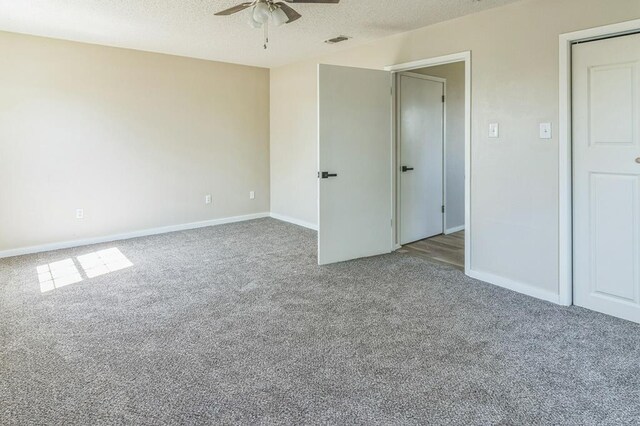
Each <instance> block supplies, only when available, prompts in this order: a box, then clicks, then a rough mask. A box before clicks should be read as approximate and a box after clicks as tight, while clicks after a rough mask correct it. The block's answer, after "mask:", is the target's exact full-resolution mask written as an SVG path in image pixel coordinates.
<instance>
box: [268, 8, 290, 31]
mask: <svg viewBox="0 0 640 426" xmlns="http://www.w3.org/2000/svg"><path fill="white" fill-rule="evenodd" d="M271 18H272V19H273V23H274V24H275V25H276V26H278V27H279V26H280V25H283V24H286V23H287V22H288V21H289V17H288V16H287V14H286V13H284V11H283V10H282V8H280V7H276V8H275V9H274V11H273V12H271Z"/></svg>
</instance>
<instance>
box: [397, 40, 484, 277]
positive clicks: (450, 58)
mask: <svg viewBox="0 0 640 426" xmlns="http://www.w3.org/2000/svg"><path fill="white" fill-rule="evenodd" d="M456 62H463V63H464V64H465V88H464V90H465V107H464V110H465V112H464V115H465V117H464V123H465V130H464V146H465V155H464V156H465V160H464V163H465V166H464V169H465V171H464V174H465V179H464V197H465V203H464V205H465V214H464V216H465V234H464V252H465V253H464V271H465V274H466V275H469V276H473V274H472V271H471V265H472V258H471V242H472V238H473V237H472V236H473V231H472V229H473V227H472V222H471V51H465V52H460V53H453V54H451V55H445V56H438V57H435V58H429V59H422V60H418V61H412V62H407V63H402V64H397V65H390V66H387V67H385V70H387V71H391V73H392V74H397V73H401V72H407V71H411V70H417V69H420V68H428V67H433V66H436V65H446V64H452V63H456ZM396 83H397V76H396V75H394V76H393V78H392V84H393V93H394V97H395V100H396V107H395V108H393V120H392V125H393V129H392V133H393V151H392V155H393V164H394V165H395V167H394V173H393V175H392V179H393V184H392V190H393V203H394V206H393V224H394V226H393V241H392V247H393V250H397V249H399V248H400V247H401V246H400V228H399V226H400V224H399V218H400V215H399V210H398V209H399V206H400V203H399V194H400V187H399V185H400V179H399V176H398V172H399V170H400V166H401V164H400V163H399V162H400V155H399V144H400V141H399V139H398V123H397V121H398V108H397V97H398V96H397V94H398V90H397V85H396ZM445 147H446V143H445ZM445 149H446V148H445ZM445 204H446V201H445ZM478 278H480V277H478ZM480 279H482V278H480Z"/></svg>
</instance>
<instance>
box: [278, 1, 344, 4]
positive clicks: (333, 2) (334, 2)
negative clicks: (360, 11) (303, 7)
mask: <svg viewBox="0 0 640 426" xmlns="http://www.w3.org/2000/svg"><path fill="white" fill-rule="evenodd" d="M284 1H286V2H287V3H325V4H326V3H332V4H336V3H340V0H284Z"/></svg>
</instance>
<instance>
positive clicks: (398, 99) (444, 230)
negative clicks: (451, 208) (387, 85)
mask: <svg viewBox="0 0 640 426" xmlns="http://www.w3.org/2000/svg"><path fill="white" fill-rule="evenodd" d="M403 75H405V76H407V77H412V78H418V79H420V80H427V81H435V82H437V83H442V93H443V95H444V102H442V204H443V205H445V206H446V205H447V161H446V158H447V79H446V78H442V77H434V76H431V75H426V74H418V73H414V72H408V71H405V72H398V73H394V74H393V78H394V84H395V86H396V87H399V86H400V84H399V82H398V80H399V79H400V77H401V76H403ZM395 94H396V96H395V99H394V106H395V110H396V117H397V118H398V119H399V118H400V114H401V113H402V91H401V90H397V91H395ZM394 127H395V129H394V130H395V132H396V136H395V137H396V140H397V141H398V143H397V146H396V147H395V148H396V150H397V152H396V154H395V155H396V158H397V159H398V162H397V164H396V167H395V168H398V167H400V166H401V164H400V162H401V159H402V143H401V139H402V134H401V131H400V126H394ZM395 168H394V169H395ZM401 176H402V175H401V174H398V201H397V202H398V239H399V238H400V237H399V236H400V235H401V231H402V220H401V218H402V191H401V188H400V187H401V185H402V179H401V178H400V177H401ZM445 212H446V207H445ZM442 233H443V234H446V233H447V215H446V213H443V214H442Z"/></svg>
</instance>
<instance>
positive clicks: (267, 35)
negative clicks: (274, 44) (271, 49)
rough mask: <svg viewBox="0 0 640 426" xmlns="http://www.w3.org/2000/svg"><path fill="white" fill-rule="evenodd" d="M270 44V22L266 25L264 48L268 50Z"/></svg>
mask: <svg viewBox="0 0 640 426" xmlns="http://www.w3.org/2000/svg"><path fill="white" fill-rule="evenodd" d="M268 44H269V21H267V22H265V23H264V48H265V50H266V49H267V45H268Z"/></svg>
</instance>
